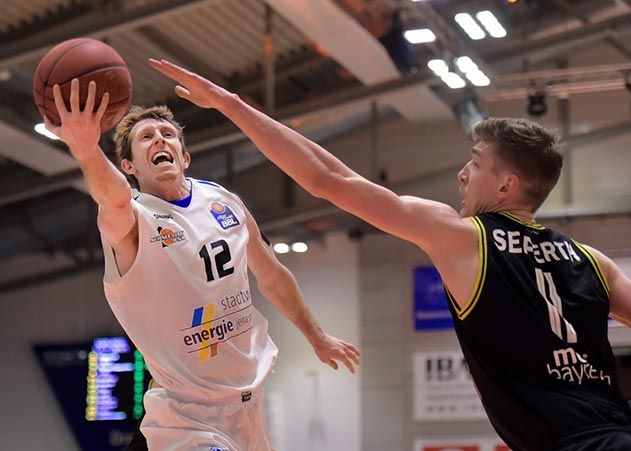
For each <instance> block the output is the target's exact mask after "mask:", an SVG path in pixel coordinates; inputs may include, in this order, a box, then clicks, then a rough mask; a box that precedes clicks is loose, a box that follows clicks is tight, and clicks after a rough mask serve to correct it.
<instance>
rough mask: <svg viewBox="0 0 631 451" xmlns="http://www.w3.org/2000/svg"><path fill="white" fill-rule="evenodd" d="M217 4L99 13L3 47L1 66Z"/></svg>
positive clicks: (192, 1) (203, 0)
mask: <svg viewBox="0 0 631 451" xmlns="http://www.w3.org/2000/svg"><path fill="white" fill-rule="evenodd" d="M217 1H219V0H160V1H156V2H150V3H148V4H144V5H141V6H137V7H132V8H128V9H121V10H119V11H116V12H104V11H99V10H95V11H92V12H90V13H88V14H84V15H82V16H80V17H77V18H75V19H71V20H68V21H66V22H64V23H61V24H58V25H56V26H52V27H50V28H47V29H45V30H42V31H40V32H39V33H34V34H31V35H29V36H28V37H25V38H22V39H19V40H15V41H12V42H8V43H6V44H3V45H0V66H8V65H11V64H15V63H17V62H19V61H22V60H24V59H26V58H29V57H31V56H34V55H36V54H38V53H40V52H42V51H44V50H46V49H47V48H48V47H50V46H52V45H54V44H57V43H59V42H62V41H65V40H67V39H71V38H76V37H79V36H83V37H92V38H96V39H100V38H103V37H104V36H106V35H107V34H113V33H121V32H123V31H126V30H129V29H133V28H138V27H141V26H143V25H148V24H151V23H153V22H155V21H156V20H158V19H162V18H164V17H167V16H169V15H171V14H175V13H180V12H183V11H186V10H190V9H194V8H198V7H200V6H203V5H209V4H212V3H215V2H217Z"/></svg>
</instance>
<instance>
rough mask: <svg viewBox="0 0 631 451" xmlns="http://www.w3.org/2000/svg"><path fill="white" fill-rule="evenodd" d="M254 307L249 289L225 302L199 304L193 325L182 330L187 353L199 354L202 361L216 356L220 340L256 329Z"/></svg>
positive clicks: (226, 298)
mask: <svg viewBox="0 0 631 451" xmlns="http://www.w3.org/2000/svg"><path fill="white" fill-rule="evenodd" d="M251 306H252V302H251V299H250V293H249V290H240V291H239V292H238V293H236V294H235V295H232V296H226V297H224V299H222V300H221V302H211V303H209V304H206V305H203V306H201V307H197V308H196V309H195V310H193V317H192V320H191V325H190V327H187V328H185V329H182V330H181V331H180V332H182V333H183V336H182V341H183V342H184V345H186V347H187V349H188V351H187V352H188V353H189V354H194V353H196V354H197V361H199V362H204V361H206V360H208V359H209V358H212V357H215V356H216V355H217V347H218V345H219V343H222V342H224V341H227V340H230V339H232V338H234V337H237V336H239V335H241V334H243V333H245V332H247V331H249V330H250V329H251V328H252V311H251ZM220 307H223V309H220ZM226 310H229V311H228V312H227V311H226Z"/></svg>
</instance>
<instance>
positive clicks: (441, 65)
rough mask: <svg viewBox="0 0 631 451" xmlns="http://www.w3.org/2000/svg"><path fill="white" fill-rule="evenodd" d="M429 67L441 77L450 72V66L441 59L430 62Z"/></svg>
mask: <svg viewBox="0 0 631 451" xmlns="http://www.w3.org/2000/svg"><path fill="white" fill-rule="evenodd" d="M427 67H429V69H430V70H431V71H432V72H434V73H435V74H436V75H437V76H439V77H441V76H443V75H444V74H446V73H447V72H449V66H447V63H446V62H445V60H441V59H433V60H429V61H428V62H427Z"/></svg>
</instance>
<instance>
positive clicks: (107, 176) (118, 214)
mask: <svg viewBox="0 0 631 451" xmlns="http://www.w3.org/2000/svg"><path fill="white" fill-rule="evenodd" d="M79 89H80V88H79V80H78V79H73V80H72V82H71V89H70V110H68V109H67V108H66V105H65V103H64V100H63V97H62V95H61V89H60V88H59V85H55V86H54V87H53V95H54V98H55V106H56V107H57V111H58V113H59V117H60V119H61V125H60V126H54V125H53V124H52V123H51V122H50V120H49V119H48V118H47V117H44V121H45V123H46V128H47V129H48V130H50V131H51V132H53V133H54V134H55V135H57V136H58V137H59V139H61V140H62V141H63V142H64V143H66V144H67V145H68V147H69V148H70V153H71V154H72V156H73V157H74V158H75V160H76V161H77V163H78V164H79V167H80V168H81V171H82V172H83V176H84V178H85V181H86V184H87V186H88V190H89V191H90V195H91V196H92V198H93V199H94V200H95V201H96V203H97V204H99V228H100V229H101V233H103V235H104V237H105V238H106V239H107V241H108V242H110V244H113V245H115V244H116V243H118V242H120V241H121V240H122V239H123V238H125V237H126V236H128V235H129V233H130V231H131V230H132V228H133V226H134V225H135V223H136V217H135V214H134V212H133V208H132V205H131V188H130V186H129V183H127V180H126V179H125V177H124V176H123V174H121V173H120V171H118V169H116V167H115V166H114V165H113V164H112V162H111V161H110V160H109V159H108V158H107V157H106V156H105V154H104V153H103V151H102V150H101V149H100V147H99V138H100V136H101V125H100V123H101V118H102V117H103V114H104V113H105V110H106V108H107V103H108V100H109V94H108V93H105V94H103V97H102V100H101V103H100V105H99V107H98V109H97V110H96V111H95V112H93V111H94V105H95V98H96V83H94V82H93V81H91V82H90V84H89V85H88V95H87V98H86V103H85V108H84V109H83V110H81V107H80V105H79V94H80V93H79Z"/></svg>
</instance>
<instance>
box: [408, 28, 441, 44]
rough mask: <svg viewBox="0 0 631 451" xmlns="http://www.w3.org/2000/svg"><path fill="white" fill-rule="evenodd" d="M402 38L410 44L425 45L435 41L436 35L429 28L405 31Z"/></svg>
mask: <svg viewBox="0 0 631 451" xmlns="http://www.w3.org/2000/svg"><path fill="white" fill-rule="evenodd" d="M403 36H404V37H405V39H407V41H408V42H409V43H410V44H427V43H428V42H434V41H435V40H436V35H435V34H434V32H433V31H432V30H430V29H429V28H416V29H413V30H406V31H405V32H404V33H403Z"/></svg>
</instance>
